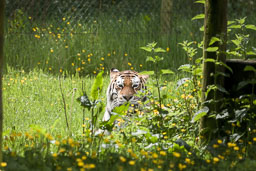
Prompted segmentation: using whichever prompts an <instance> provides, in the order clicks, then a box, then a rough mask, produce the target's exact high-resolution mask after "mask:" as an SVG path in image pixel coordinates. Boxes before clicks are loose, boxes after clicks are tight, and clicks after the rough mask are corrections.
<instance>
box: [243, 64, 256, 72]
mask: <svg viewBox="0 0 256 171" xmlns="http://www.w3.org/2000/svg"><path fill="white" fill-rule="evenodd" d="M244 71H253V72H254V73H256V69H255V68H254V67H253V66H251V65H247V66H246V67H245V68H244Z"/></svg>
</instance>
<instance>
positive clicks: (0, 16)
mask: <svg viewBox="0 0 256 171" xmlns="http://www.w3.org/2000/svg"><path fill="white" fill-rule="evenodd" d="M4 7H5V0H0V163H1V162H2V161H3V156H2V140H3V139H2V136H3V135H2V133H3V101H2V71H3V58H4V57H3V46H4Z"/></svg>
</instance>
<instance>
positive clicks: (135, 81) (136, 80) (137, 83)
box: [132, 77, 140, 86]
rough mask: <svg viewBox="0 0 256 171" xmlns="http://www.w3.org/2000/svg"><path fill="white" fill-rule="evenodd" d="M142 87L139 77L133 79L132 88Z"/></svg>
mask: <svg viewBox="0 0 256 171" xmlns="http://www.w3.org/2000/svg"><path fill="white" fill-rule="evenodd" d="M139 85H140V78H139V77H134V78H133V79H132V86H139Z"/></svg>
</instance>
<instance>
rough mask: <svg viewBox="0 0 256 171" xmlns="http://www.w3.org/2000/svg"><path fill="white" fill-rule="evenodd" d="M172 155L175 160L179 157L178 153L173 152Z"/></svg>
mask: <svg viewBox="0 0 256 171" xmlns="http://www.w3.org/2000/svg"><path fill="white" fill-rule="evenodd" d="M172 155H173V156H174V157H177V158H179V157H180V156H181V155H180V153H178V152H173V153H172Z"/></svg>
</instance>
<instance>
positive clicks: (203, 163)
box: [0, 67, 256, 170]
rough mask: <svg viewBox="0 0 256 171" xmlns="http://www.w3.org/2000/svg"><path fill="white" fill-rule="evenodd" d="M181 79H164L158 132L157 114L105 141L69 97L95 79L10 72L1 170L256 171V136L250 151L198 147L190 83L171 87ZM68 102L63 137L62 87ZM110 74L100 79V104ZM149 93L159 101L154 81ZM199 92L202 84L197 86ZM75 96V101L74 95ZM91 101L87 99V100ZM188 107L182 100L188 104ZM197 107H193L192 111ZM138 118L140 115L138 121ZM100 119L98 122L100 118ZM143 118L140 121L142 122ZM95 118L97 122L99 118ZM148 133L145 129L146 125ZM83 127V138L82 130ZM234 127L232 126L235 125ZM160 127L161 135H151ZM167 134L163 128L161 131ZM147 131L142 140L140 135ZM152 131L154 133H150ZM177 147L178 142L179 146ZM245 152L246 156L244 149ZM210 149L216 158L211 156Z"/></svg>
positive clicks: (224, 145)
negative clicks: (161, 122) (164, 109)
mask: <svg viewBox="0 0 256 171" xmlns="http://www.w3.org/2000/svg"><path fill="white" fill-rule="evenodd" d="M183 76H184V75H173V76H169V77H166V78H163V80H165V81H163V80H162V81H161V83H164V84H166V85H167V86H165V88H162V89H161V91H162V95H165V96H167V98H166V99H165V100H164V105H165V106H166V107H167V108H168V112H169V113H168V114H167V116H166V117H165V120H166V122H164V125H165V126H163V127H162V129H161V130H160V129H159V126H157V125H156V124H157V123H158V122H157V120H155V119H151V120H150V119H149V118H150V117H153V118H154V117H157V116H158V112H157V111H155V110H154V111H152V112H149V113H145V114H144V115H140V114H139V115H136V116H135V117H131V120H130V122H128V123H129V125H127V126H126V127H125V128H122V129H121V130H117V131H114V132H113V133H112V134H111V135H110V136H99V137H96V138H93V139H92V138H91V136H90V134H89V132H88V131H89V129H90V126H89V125H90V119H91V118H90V114H89V113H88V112H86V115H85V117H86V118H88V119H86V122H85V126H83V123H82V117H83V111H82V107H81V106H80V105H79V103H78V102H76V101H75V100H74V99H76V98H77V97H79V96H80V95H81V92H82V84H83V83H84V89H85V90H87V92H88V93H89V92H90V88H91V85H92V83H93V80H94V79H93V78H90V77H79V75H78V74H77V75H73V76H65V73H60V74H59V76H56V75H54V74H49V73H45V72H43V71H42V70H40V69H39V68H38V69H34V70H33V71H30V72H24V71H23V70H15V69H12V68H9V67H8V74H5V75H4V77H3V83H4V84H3V92H4V94H3V95H4V96H3V98H4V112H5V117H4V142H3V144H4V162H3V163H1V166H0V167H2V168H3V169H6V170H13V169H17V168H19V169H18V170H31V169H32V170H49V169H53V170H83V169H92V170H103V169H104V170H152V169H153V170H209V169H210V170H218V169H224V170H239V169H240V168H247V169H251V168H254V167H255V165H256V163H255V162H254V159H255V157H254V156H255V155H254V150H256V139H255V138H254V137H255V133H256V130H252V131H251V132H250V134H251V137H252V138H250V139H249V145H247V144H244V143H243V141H242V140H241V141H240V140H239V141H238V142H236V143H234V142H224V141H225V139H224V140H223V139H218V140H215V141H213V142H212V143H211V144H209V146H208V147H207V150H205V149H202V148H203V147H200V145H199V144H198V138H199V137H198V134H197V129H196V128H197V127H198V125H197V123H193V124H191V123H190V121H191V118H190V116H188V114H187V112H186V111H187V107H186V105H185V104H186V103H189V107H191V108H190V109H192V112H193V113H194V112H195V111H196V103H195V101H194V100H193V98H194V97H193V96H192V94H190V93H189V92H190V89H192V88H193V86H191V85H190V84H184V85H183V86H181V87H180V88H176V82H177V80H178V79H179V78H181V77H183ZM60 81H61V83H62V91H63V93H64V97H65V100H66V104H67V113H68V121H69V123H70V125H71V130H72V134H71V135H70V134H69V132H68V131H67V128H66V124H65V117H64V109H63V101H62V98H61V90H60V87H59V83H60ZM108 81H109V78H108V76H106V77H104V86H103V87H104V88H103V93H102V99H103V101H104V103H105V91H106V87H107V85H108ZM148 84H149V85H148V86H149V89H151V91H152V92H153V94H154V96H155V97H156V89H155V86H154V82H153V81H152V80H151V79H150V80H149V83H148ZM198 86H200V85H198ZM74 89H76V92H75V93H74V96H73V91H74ZM89 95H90V94H89ZM185 101H187V102H185ZM152 103H153V105H154V104H155V103H156V102H152ZM193 105H194V107H192V106H193ZM137 116H140V117H137ZM101 117H102V114H101V116H100V117H99V118H100V119H101ZM140 118H141V119H140ZM100 119H99V120H100ZM148 122H151V123H149V125H151V126H152V127H147V126H146V127H144V126H143V125H147V123H148ZM83 127H84V128H85V130H86V131H85V134H83V132H82V130H83ZM234 127H235V126H234ZM156 128H158V129H156ZM166 128H167V129H166ZM147 130H150V132H148V133H147V134H141V132H140V131H147ZM151 132H152V133H151ZM181 139H183V140H185V141H186V143H188V145H189V146H190V149H187V148H185V147H186V145H185V147H184V146H179V145H178V144H176V143H175V142H176V141H177V140H179V141H181ZM177 143H178V142H177ZM246 149H247V150H246ZM211 150H213V151H214V152H213V153H211Z"/></svg>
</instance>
